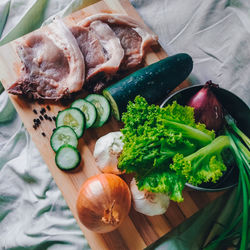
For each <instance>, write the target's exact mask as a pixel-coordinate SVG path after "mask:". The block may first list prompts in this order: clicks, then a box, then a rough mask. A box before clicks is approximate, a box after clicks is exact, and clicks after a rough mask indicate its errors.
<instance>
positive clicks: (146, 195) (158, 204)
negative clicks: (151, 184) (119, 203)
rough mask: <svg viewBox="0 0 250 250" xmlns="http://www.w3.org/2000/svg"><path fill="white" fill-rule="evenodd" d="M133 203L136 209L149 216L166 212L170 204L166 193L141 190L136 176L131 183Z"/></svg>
mask: <svg viewBox="0 0 250 250" xmlns="http://www.w3.org/2000/svg"><path fill="white" fill-rule="evenodd" d="M130 191H131V194H132V202H133V203H132V204H133V207H134V209H135V210H136V211H137V212H139V213H142V214H145V215H148V216H154V215H160V214H164V213H165V212H166V211H167V208H168V206H169V197H168V195H166V194H161V193H151V192H148V191H140V190H139V189H138V187H137V185H136V181H135V178H133V179H132V181H131V183H130Z"/></svg>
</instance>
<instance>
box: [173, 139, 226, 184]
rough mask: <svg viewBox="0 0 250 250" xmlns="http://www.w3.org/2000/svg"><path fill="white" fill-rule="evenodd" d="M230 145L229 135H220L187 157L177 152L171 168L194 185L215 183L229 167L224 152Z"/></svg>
mask: <svg viewBox="0 0 250 250" xmlns="http://www.w3.org/2000/svg"><path fill="white" fill-rule="evenodd" d="M230 147H231V144H230V139H229V137H228V136H219V137H217V138H216V139H214V141H213V142H211V143H210V144H208V145H207V146H205V147H203V148H201V149H199V150H198V151H196V152H195V153H193V154H190V155H188V156H186V157H184V156H183V155H182V154H179V153H178V154H176V155H175V156H174V157H173V163H172V164H170V169H172V170H174V171H175V172H176V173H177V174H178V175H181V176H184V178H185V179H186V181H187V182H188V183H190V184H193V185H199V184H201V183H203V182H214V183H215V182H216V181H218V180H219V178H220V177H221V176H222V175H223V172H224V171H226V169H227V167H226V165H225V164H224V159H223V154H222V153H223V151H225V150H226V149H227V148H230Z"/></svg>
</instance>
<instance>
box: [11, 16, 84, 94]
mask: <svg viewBox="0 0 250 250" xmlns="http://www.w3.org/2000/svg"><path fill="white" fill-rule="evenodd" d="M17 53H18V55H19V57H20V59H21V61H22V63H23V67H22V69H21V76H20V78H19V79H18V80H17V81H16V82H15V83H14V84H13V85H12V86H10V88H9V89H8V91H9V93H12V94H17V95H24V96H27V97H28V98H34V99H60V98H62V97H64V96H67V95H69V94H71V93H73V92H77V91H79V90H81V89H82V86H83V83H84V77H85V65H84V58H83V55H82V53H81V51H80V49H79V46H78V44H77V41H76V39H75V37H74V36H73V35H72V33H71V32H70V30H69V29H68V28H67V27H66V25H65V24H64V23H63V21H62V20H60V19H56V20H54V21H53V22H52V23H51V24H49V25H48V26H47V27H46V28H44V30H43V32H42V31H40V30H38V31H35V32H33V33H31V34H30V35H27V36H26V37H25V38H24V39H23V40H22V41H21V42H20V43H19V45H18V47H17Z"/></svg>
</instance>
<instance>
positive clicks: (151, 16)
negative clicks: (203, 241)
mask: <svg viewBox="0 0 250 250" xmlns="http://www.w3.org/2000/svg"><path fill="white" fill-rule="evenodd" d="M89 2H91V0H85V1H84V0H75V1H73V0H64V1H60V0H12V1H11V0H1V2H0V45H2V44H4V43H6V42H9V41H11V40H13V39H15V38H17V37H19V36H22V35H24V34H25V33H27V32H30V31H32V30H33V29H36V28H38V27H40V26H41V25H42V24H43V23H46V22H49V20H51V18H52V17H53V16H55V15H57V14H59V15H60V16H64V15H67V14H69V13H71V12H72V11H75V10H77V9H78V8H80V7H82V6H83V5H84V4H87V3H89ZM131 2H132V4H133V5H134V7H135V8H136V9H137V11H138V12H139V13H140V14H141V16H142V18H143V19H144V20H145V22H146V23H147V24H148V26H150V27H151V28H152V30H153V31H154V32H155V33H156V34H158V35H159V39H160V43H161V45H162V46H163V48H164V49H165V50H166V51H167V52H168V54H169V55H172V54H175V53H178V52H186V53H189V54H190V55H191V56H192V57H193V60H194V69H193V72H192V75H191V77H190V79H191V81H192V82H193V84H198V83H205V81H207V80H210V79H211V80H213V81H214V82H215V83H218V84H220V86H221V87H224V88H226V89H228V90H231V91H232V92H234V93H236V94H237V95H238V96H239V97H241V98H242V99H243V100H244V101H245V102H246V103H247V105H248V106H249V105H250V95H249V80H248V78H249V74H250V60H249V59H250V2H249V1H244V0H241V1H236V0H235V1H234V0H231V1H229V0H228V1H226V0H220V1H218V0H210V1H202V0H186V1H183V0H154V1H149V0H137V1H136V0H134V1H131ZM1 92H2V93H1ZM0 93H1V94H0V249H88V248H89V246H88V244H87V242H86V240H85V238H84V236H83V235H82V232H81V230H80V229H79V227H78V225H77V224H76V222H75V220H74V218H73V216H72V214H71V212H70V210H69V208H68V207H67V205H66V202H65V201H64V199H63V197H62V195H61V193H60V191H59V190H58V188H57V187H56V185H55V182H54V181H53V179H52V177H51V174H50V172H49V170H48V168H47V166H46V165H45V163H44V162H43V160H42V158H41V156H40V154H39V152H38V150H37V149H36V147H35V145H34V143H33V142H32V141H31V139H30V136H29V134H28V133H27V131H26V129H25V128H24V126H23V124H22V122H21V120H20V118H19V116H18V115H17V113H16V112H15V110H14V108H13V106H12V104H11V102H10V101H9V99H8V96H7V94H6V92H5V91H3V90H2V86H1V85H0ZM194 242H195V238H194ZM192 247H194V248H193V249H198V248H195V246H194V245H192ZM196 247H197V246H196ZM183 249H184V248H183ZM185 249H188V246H185Z"/></svg>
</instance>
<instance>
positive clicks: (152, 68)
mask: <svg viewBox="0 0 250 250" xmlns="http://www.w3.org/2000/svg"><path fill="white" fill-rule="evenodd" d="M192 69H193V60H192V58H191V57H190V56H189V55H188V54H185V53H180V54H176V55H173V56H169V57H166V58H165V59H163V60H160V61H158V62H156V63H153V64H151V65H149V66H147V67H145V68H142V69H140V70H138V71H136V72H134V73H132V74H131V75H129V76H127V77H125V78H124V79H122V80H120V81H118V82H117V83H115V84H113V85H111V86H109V87H107V88H106V89H104V91H103V95H104V96H105V97H106V98H107V99H108V100H109V102H110V104H111V107H112V112H113V115H114V116H115V118H116V119H117V120H120V118H121V114H122V113H123V112H125V111H126V108H127V104H128V102H129V101H133V100H134V98H135V97H136V96H137V95H141V96H143V97H144V98H145V99H146V100H147V101H148V102H149V103H156V102H159V101H160V100H162V99H163V98H164V97H166V96H167V94H169V92H171V91H172V90H173V89H175V88H176V87H177V86H178V85H179V84H180V83H182V82H183V81H184V80H185V79H186V78H187V77H188V75H189V74H190V72H191V71H192Z"/></svg>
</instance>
